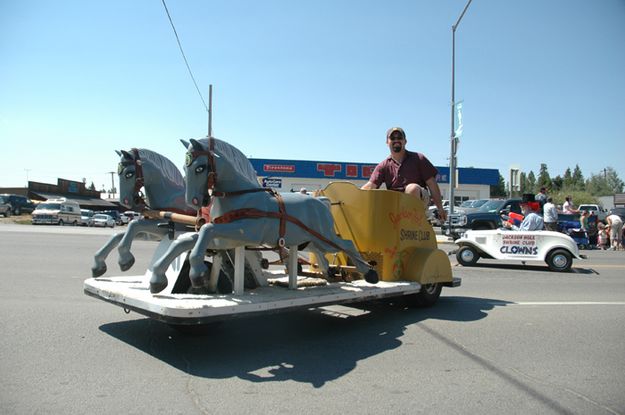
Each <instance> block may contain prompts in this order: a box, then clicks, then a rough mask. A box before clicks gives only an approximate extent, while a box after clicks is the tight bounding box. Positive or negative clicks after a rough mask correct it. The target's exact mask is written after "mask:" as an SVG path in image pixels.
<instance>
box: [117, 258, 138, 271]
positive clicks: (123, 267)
mask: <svg viewBox="0 0 625 415" xmlns="http://www.w3.org/2000/svg"><path fill="white" fill-rule="evenodd" d="M134 264H135V257H134V256H131V257H130V261H126V262H123V263H122V262H120V263H119V269H121V270H122V271H128V270H129V269H130V268H132V266H133V265H134Z"/></svg>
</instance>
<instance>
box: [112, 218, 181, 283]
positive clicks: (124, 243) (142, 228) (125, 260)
mask: <svg viewBox="0 0 625 415" xmlns="http://www.w3.org/2000/svg"><path fill="white" fill-rule="evenodd" d="M158 223H159V222H158V221H154V220H149V219H140V220H133V221H132V222H130V223H129V224H128V229H127V230H126V234H125V235H124V237H123V238H122V240H121V242H120V243H119V246H118V247H117V252H118V254H119V259H118V260H117V263H118V264H119V268H120V269H121V270H122V271H128V270H129V269H130V268H131V267H132V266H133V265H134V263H135V257H134V255H133V254H132V253H131V252H130V247H131V246H132V241H133V239H134V238H135V237H136V236H137V235H138V234H140V233H142V232H144V233H149V234H152V235H155V236H157V237H164V236H165V235H167V232H168V231H169V230H168V229H167V228H162V227H159V226H158Z"/></svg>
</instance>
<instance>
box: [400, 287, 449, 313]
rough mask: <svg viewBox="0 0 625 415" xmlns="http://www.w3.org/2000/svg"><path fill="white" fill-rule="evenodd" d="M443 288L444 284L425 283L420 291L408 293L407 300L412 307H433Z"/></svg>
mask: <svg viewBox="0 0 625 415" xmlns="http://www.w3.org/2000/svg"><path fill="white" fill-rule="evenodd" d="M442 290H443V285H442V284H440V283H434V284H425V285H422V286H421V291H419V292H418V293H416V294H410V295H407V296H406V300H407V301H408V304H409V305H410V306H411V307H420V308H422V307H431V306H433V305H434V304H436V301H438V297H440V296H441V291H442Z"/></svg>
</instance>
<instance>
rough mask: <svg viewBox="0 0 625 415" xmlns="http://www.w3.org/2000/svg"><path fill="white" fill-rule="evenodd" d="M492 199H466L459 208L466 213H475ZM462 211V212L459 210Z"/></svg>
mask: <svg viewBox="0 0 625 415" xmlns="http://www.w3.org/2000/svg"><path fill="white" fill-rule="evenodd" d="M489 200H490V199H471V200H465V201H464V202H462V203H461V204H460V206H458V210H462V211H464V213H473V212H477V211H478V210H479V209H480V208H481V207H482V206H483V205H485V204H486V202H488V201H489ZM458 213H460V212H458Z"/></svg>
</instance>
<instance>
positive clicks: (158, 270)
mask: <svg viewBox="0 0 625 415" xmlns="http://www.w3.org/2000/svg"><path fill="white" fill-rule="evenodd" d="M197 239H198V234H197V233H192V234H185V235H181V236H180V237H178V238H176V240H175V241H174V242H172V244H171V245H170V246H169V248H168V249H167V252H165V255H163V256H162V257H160V258H159V259H158V260H157V261H156V262H155V263H154V265H153V266H152V278H151V279H150V292H151V293H152V294H155V293H160V292H161V291H163V290H164V289H165V288H166V287H167V276H166V275H165V273H166V272H167V268H168V267H169V265H170V264H171V263H172V262H173V261H174V259H176V258H177V257H178V256H179V255H180V254H182V253H184V252H186V251H189V250H190V249H191V248H192V247H193V246H194V245H195V243H196V241H197Z"/></svg>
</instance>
